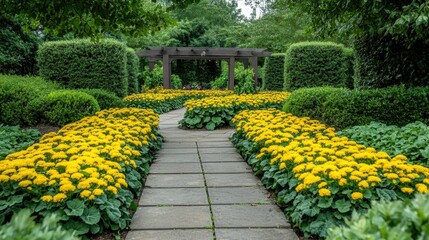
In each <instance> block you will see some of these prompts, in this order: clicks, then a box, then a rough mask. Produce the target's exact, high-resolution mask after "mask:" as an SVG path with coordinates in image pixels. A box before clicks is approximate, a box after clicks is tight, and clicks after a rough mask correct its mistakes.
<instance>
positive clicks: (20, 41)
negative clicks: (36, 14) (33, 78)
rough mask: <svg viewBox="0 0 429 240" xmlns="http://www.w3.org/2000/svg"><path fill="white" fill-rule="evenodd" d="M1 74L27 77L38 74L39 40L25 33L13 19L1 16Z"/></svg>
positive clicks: (33, 35) (31, 34) (32, 34)
mask: <svg viewBox="0 0 429 240" xmlns="http://www.w3.org/2000/svg"><path fill="white" fill-rule="evenodd" d="M0 39H1V44H0V73H2V74H19V75H27V74H34V73H35V72H36V51H37V47H38V45H39V41H40V40H39V39H38V38H37V36H36V35H35V34H34V33H31V32H30V33H27V32H25V31H23V29H22V28H21V25H20V23H19V22H18V20H16V19H15V18H13V17H8V16H5V15H4V14H0Z"/></svg>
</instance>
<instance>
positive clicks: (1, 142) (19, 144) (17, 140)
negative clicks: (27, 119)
mask: <svg viewBox="0 0 429 240" xmlns="http://www.w3.org/2000/svg"><path fill="white" fill-rule="evenodd" d="M39 137H40V132H39V131H37V130H36V129H26V130H21V129H19V127H16V126H13V127H10V126H3V125H1V124H0V160H2V159H4V158H5V157H6V156H7V155H9V154H11V153H14V152H17V151H20V150H22V149H25V148H27V147H28V146H30V145H32V144H33V143H34V142H35V141H36V140H38V139H39Z"/></svg>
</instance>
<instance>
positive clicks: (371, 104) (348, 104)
mask: <svg viewBox="0 0 429 240" xmlns="http://www.w3.org/2000/svg"><path fill="white" fill-rule="evenodd" d="M311 105H313V106H311ZM308 108H311V109H308ZM283 110H284V111H286V112H291V113H292V114H294V115H297V116H309V117H312V118H317V119H320V120H322V121H323V122H324V123H326V124H328V125H330V126H334V127H336V128H337V129H343V128H347V127H351V126H356V125H365V124H369V123H370V122H371V121H377V122H382V123H385V124H388V125H398V126H404V125H406V124H408V123H411V122H415V121H421V122H424V123H426V124H428V123H429V87H416V88H408V89H407V88H405V87H404V86H394V87H389V88H382V89H372V90H348V89H338V88H332V89H329V88H311V89H305V90H304V89H302V90H299V91H295V92H293V93H292V95H291V96H290V97H289V98H287V99H286V103H285V105H284V108H283Z"/></svg>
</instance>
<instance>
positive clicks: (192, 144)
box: [162, 142, 197, 149]
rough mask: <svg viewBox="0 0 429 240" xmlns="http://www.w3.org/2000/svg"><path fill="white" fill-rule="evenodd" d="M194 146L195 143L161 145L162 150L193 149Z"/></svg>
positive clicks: (166, 143) (167, 143)
mask: <svg viewBox="0 0 429 240" xmlns="http://www.w3.org/2000/svg"><path fill="white" fill-rule="evenodd" d="M196 146H197V145H196V144H195V142H165V143H163V144H162V149H170V148H171V149H178V148H179V149H183V148H195V147H196Z"/></svg>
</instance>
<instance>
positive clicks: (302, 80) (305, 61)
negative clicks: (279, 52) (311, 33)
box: [284, 42, 348, 91]
mask: <svg viewBox="0 0 429 240" xmlns="http://www.w3.org/2000/svg"><path fill="white" fill-rule="evenodd" d="M345 62H346V57H345V54H344V46H343V45H340V44H336V43H332V42H301V43H295V44H292V45H291V46H290V47H289V49H288V50H287V52H286V57H285V65H284V89H285V90H288V91H291V90H296V89H298V88H304V87H320V86H333V87H346V85H347V84H346V82H347V72H348V71H347V64H346V63H345Z"/></svg>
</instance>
